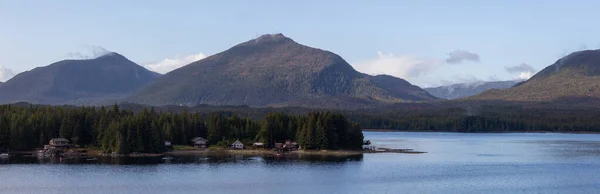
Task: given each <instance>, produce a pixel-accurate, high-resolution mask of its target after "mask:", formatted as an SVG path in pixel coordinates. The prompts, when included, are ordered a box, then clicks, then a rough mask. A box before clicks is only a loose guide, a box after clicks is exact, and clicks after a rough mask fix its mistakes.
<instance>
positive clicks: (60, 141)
mask: <svg viewBox="0 0 600 194" xmlns="http://www.w3.org/2000/svg"><path fill="white" fill-rule="evenodd" d="M70 143H71V142H70V141H69V140H67V139H65V138H54V139H51V140H50V147H54V148H70V147H71V144H70Z"/></svg>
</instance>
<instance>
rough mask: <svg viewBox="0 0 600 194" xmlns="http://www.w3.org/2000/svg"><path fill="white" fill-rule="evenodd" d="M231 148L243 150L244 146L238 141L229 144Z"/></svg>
mask: <svg viewBox="0 0 600 194" xmlns="http://www.w3.org/2000/svg"><path fill="white" fill-rule="evenodd" d="M231 148H233V149H244V144H243V143H242V142H240V140H237V141H235V142H233V143H232V144H231Z"/></svg>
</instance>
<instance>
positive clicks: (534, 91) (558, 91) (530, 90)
mask: <svg viewBox="0 0 600 194" xmlns="http://www.w3.org/2000/svg"><path fill="white" fill-rule="evenodd" d="M596 98H600V50H583V51H577V52H573V53H571V54H569V55H567V56H565V57H563V58H560V59H558V60H557V61H556V62H555V63H553V64H551V65H549V66H547V67H546V68H544V69H543V70H542V71H540V72H538V73H536V74H535V75H534V76H533V77H531V78H530V79H528V80H527V81H524V82H522V83H519V84H517V85H515V86H514V87H512V88H509V89H506V90H490V91H487V92H484V93H482V94H480V95H477V96H474V97H472V98H471V99H484V100H506V101H544V102H548V101H564V100H567V101H569V100H570V99H580V100H583V99H596Z"/></svg>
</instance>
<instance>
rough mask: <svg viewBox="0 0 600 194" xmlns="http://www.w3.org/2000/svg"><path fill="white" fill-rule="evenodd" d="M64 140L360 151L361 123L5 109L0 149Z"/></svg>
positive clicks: (138, 147) (317, 116)
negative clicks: (288, 144) (201, 141)
mask: <svg viewBox="0 0 600 194" xmlns="http://www.w3.org/2000/svg"><path fill="white" fill-rule="evenodd" d="M58 137H61V138H65V139H68V140H70V141H71V142H72V144H74V145H76V146H77V147H92V148H98V149H101V150H102V151H104V152H105V153H120V154H126V153H132V152H141V153H160V152H164V151H165V146H164V141H171V142H172V143H173V144H176V145H184V144H188V143H189V140H190V139H192V138H194V137H205V138H206V139H207V140H208V141H209V144H210V145H213V146H221V147H225V146H227V145H229V144H230V143H233V142H234V141H236V140H240V141H242V142H244V143H248V144H252V143H253V142H257V141H258V142H263V143H265V145H267V148H272V147H273V146H274V144H275V142H282V141H285V140H293V141H297V142H298V144H299V145H300V146H301V147H302V148H303V149H360V148H361V147H362V144H363V134H362V131H361V128H360V125H359V124H357V123H352V122H350V121H349V120H348V119H346V117H345V116H343V115H341V114H336V113H331V112H311V113H308V114H307V115H305V116H296V115H288V114H284V113H277V112H272V113H268V114H267V115H265V117H264V119H262V120H252V119H249V118H242V117H239V116H238V115H236V114H229V113H220V112H214V113H207V114H204V113H199V112H194V113H190V112H188V111H182V112H177V113H175V112H171V111H156V110H155V109H154V108H142V109H141V110H139V111H133V110H130V109H123V108H120V107H119V106H118V105H114V106H112V107H108V108H107V107H72V106H64V107H59V106H34V105H29V106H24V105H1V106H0V147H4V148H7V149H11V150H33V149H35V148H39V147H42V146H43V145H45V144H48V141H49V140H50V139H52V138H58Z"/></svg>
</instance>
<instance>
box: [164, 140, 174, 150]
mask: <svg viewBox="0 0 600 194" xmlns="http://www.w3.org/2000/svg"><path fill="white" fill-rule="evenodd" d="M165 148H167V149H168V150H172V149H173V144H172V143H171V141H165Z"/></svg>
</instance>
